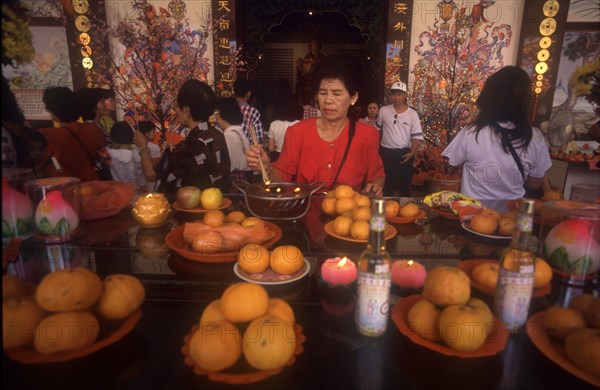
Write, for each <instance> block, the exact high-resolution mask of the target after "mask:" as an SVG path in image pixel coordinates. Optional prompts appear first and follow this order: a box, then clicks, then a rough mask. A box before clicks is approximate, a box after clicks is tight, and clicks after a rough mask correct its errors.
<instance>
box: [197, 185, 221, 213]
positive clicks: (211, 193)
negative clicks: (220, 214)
mask: <svg viewBox="0 0 600 390" xmlns="http://www.w3.org/2000/svg"><path fill="white" fill-rule="evenodd" d="M200 203H202V207H204V208H205V209H207V210H214V209H218V208H219V207H221V205H222V204H223V193H222V192H221V190H220V189H218V188H216V187H211V188H207V189H205V190H204V191H202V195H200Z"/></svg>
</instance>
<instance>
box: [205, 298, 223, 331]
mask: <svg viewBox="0 0 600 390" xmlns="http://www.w3.org/2000/svg"><path fill="white" fill-rule="evenodd" d="M222 321H225V315H224V314H223V311H222V310H221V300H220V299H215V300H214V301H212V302H211V303H209V304H208V306H206V307H205V308H204V310H203V311H202V315H201V316H200V325H202V323H210V322H212V323H213V324H214V323H218V322H222Z"/></svg>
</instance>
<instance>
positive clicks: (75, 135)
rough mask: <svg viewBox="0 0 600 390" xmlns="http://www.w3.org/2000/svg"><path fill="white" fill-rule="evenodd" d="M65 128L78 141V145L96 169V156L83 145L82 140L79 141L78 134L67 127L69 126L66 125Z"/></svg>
mask: <svg viewBox="0 0 600 390" xmlns="http://www.w3.org/2000/svg"><path fill="white" fill-rule="evenodd" d="M63 128H65V129H67V131H68V132H69V133H71V135H72V136H73V138H75V140H76V141H77V143H78V144H79V146H81V149H83V151H84V152H85V154H87V156H88V158H89V159H90V161H91V162H92V165H93V166H94V167H95V166H96V159H95V158H94V156H93V155H92V153H91V152H90V150H89V149H88V148H87V147H86V146H85V145H84V144H83V142H81V140H80V139H79V137H78V136H77V134H75V132H74V131H73V130H72V129H71V128H70V127H69V126H67V125H64V126H63Z"/></svg>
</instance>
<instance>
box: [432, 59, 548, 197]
mask: <svg viewBox="0 0 600 390" xmlns="http://www.w3.org/2000/svg"><path fill="white" fill-rule="evenodd" d="M530 97H531V79H530V77H529V75H528V74H527V72H525V71H524V70H523V69H521V68H519V67H516V66H506V67H504V68H502V69H500V70H499V71H497V72H496V73H494V74H493V75H491V76H490V77H489V78H488V79H487V81H486V82H485V85H484V86H483V89H482V90H481V93H480V95H479V97H478V98H477V103H476V104H477V107H478V109H479V113H478V116H477V118H476V119H475V121H474V122H473V123H471V124H470V125H468V126H466V127H465V128H463V129H462V130H461V131H460V132H459V133H458V134H457V135H456V136H455V137H454V139H453V140H452V142H450V144H449V145H448V147H446V149H445V150H444V152H443V153H442V156H445V157H448V159H449V163H450V165H452V166H455V167H458V166H460V165H462V166H463V173H462V181H461V192H462V193H463V194H465V195H468V196H470V197H473V198H475V199H479V200H493V199H506V200H510V199H518V198H522V197H523V196H524V195H525V192H526V190H530V191H535V190H539V189H540V188H541V187H542V184H543V182H544V180H545V175H546V171H547V170H548V169H549V168H550V166H551V165H552V162H551V160H550V154H549V153H548V147H547V146H546V143H545V141H544V136H543V134H542V132H541V131H540V130H539V129H537V128H535V127H532V126H531V121H530V118H531V115H530V113H529V102H530V101H531V100H530Z"/></svg>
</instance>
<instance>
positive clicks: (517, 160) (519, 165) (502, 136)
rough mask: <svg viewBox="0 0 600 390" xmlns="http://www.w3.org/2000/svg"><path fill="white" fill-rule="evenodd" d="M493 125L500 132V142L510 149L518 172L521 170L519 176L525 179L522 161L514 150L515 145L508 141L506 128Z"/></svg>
mask: <svg viewBox="0 0 600 390" xmlns="http://www.w3.org/2000/svg"><path fill="white" fill-rule="evenodd" d="M494 127H495V128H496V131H497V132H498V133H499V134H500V139H501V140H502V144H503V145H504V146H505V147H506V148H507V149H508V150H509V151H510V154H511V155H512V158H513V160H515V163H516V164H517V168H519V172H521V177H523V181H526V180H527V177H525V169H524V168H523V163H522V162H521V159H520V158H519V155H518V154H517V151H516V150H515V147H514V146H513V144H512V142H510V140H509V139H508V134H506V130H505V129H504V128H502V127H501V126H500V125H498V124H497V123H496V124H494Z"/></svg>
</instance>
